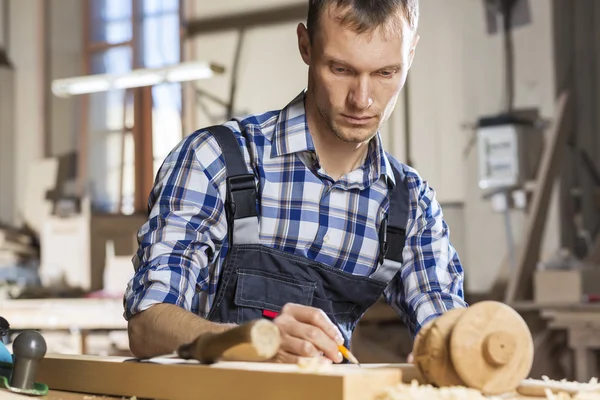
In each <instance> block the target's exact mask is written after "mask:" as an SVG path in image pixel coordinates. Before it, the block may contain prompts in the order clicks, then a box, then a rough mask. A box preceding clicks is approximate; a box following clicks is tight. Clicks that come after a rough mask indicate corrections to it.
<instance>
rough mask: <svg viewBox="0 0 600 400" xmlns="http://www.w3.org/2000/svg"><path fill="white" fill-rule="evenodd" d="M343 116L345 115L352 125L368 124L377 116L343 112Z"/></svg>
mask: <svg viewBox="0 0 600 400" xmlns="http://www.w3.org/2000/svg"><path fill="white" fill-rule="evenodd" d="M342 117H344V119H345V120H346V121H347V122H349V123H350V124H352V125H366V124H368V123H370V122H372V121H373V120H374V119H375V117H373V116H358V115H347V114H342Z"/></svg>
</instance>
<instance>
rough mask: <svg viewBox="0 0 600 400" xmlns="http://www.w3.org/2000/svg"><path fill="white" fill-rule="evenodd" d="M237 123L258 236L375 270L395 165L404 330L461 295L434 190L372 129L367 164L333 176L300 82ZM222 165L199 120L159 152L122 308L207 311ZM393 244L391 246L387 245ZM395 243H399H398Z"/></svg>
mask: <svg viewBox="0 0 600 400" xmlns="http://www.w3.org/2000/svg"><path fill="white" fill-rule="evenodd" d="M241 124H242V126H243V127H244V130H245V134H244V135H243V136H242V135H241V134H239V131H240V129H239V126H238V124H237V123H235V122H228V123H227V125H228V126H229V127H231V128H232V129H233V130H234V131H236V132H238V141H239V142H240V144H242V149H243V154H244V157H245V159H246V163H247V165H248V169H249V171H250V170H252V171H253V172H254V174H255V175H256V176H257V177H259V178H260V184H259V188H260V192H259V197H260V206H259V215H260V219H259V227H260V228H259V230H260V232H259V240H260V243H261V244H263V245H265V246H270V247H273V248H277V249H279V250H283V251H286V252H290V253H294V254H296V255H300V256H304V257H308V258H309V259H312V260H316V261H319V262H321V263H324V264H326V265H330V266H332V267H334V268H339V269H340V270H343V271H345V272H347V273H349V274H355V275H363V276H364V275H370V274H371V273H372V272H373V271H375V269H376V268H377V258H378V251H379V240H378V229H379V224H380V221H381V219H382V217H383V216H384V214H385V212H386V211H387V207H388V205H389V202H388V197H387V194H388V190H389V188H390V187H391V186H392V185H395V184H396V182H395V180H394V174H393V171H392V169H391V166H390V163H395V166H396V167H398V168H399V169H404V171H405V172H406V174H407V182H408V186H409V196H410V205H409V215H408V227H407V238H406V246H405V248H404V251H403V259H404V264H403V267H402V269H401V272H400V273H399V274H398V275H397V276H396V277H395V278H394V279H393V280H392V282H391V283H390V284H389V285H388V287H387V289H386V290H385V296H386V298H387V300H388V301H389V303H390V304H391V305H392V307H394V309H395V310H396V311H397V312H398V314H399V315H400V316H401V317H402V319H403V320H404V322H405V323H406V324H407V326H408V327H409V329H410V330H411V332H413V333H415V332H417V331H418V330H419V329H420V327H421V326H422V325H423V324H424V323H425V322H427V321H429V320H430V319H431V318H434V317H436V316H439V315H440V314H442V313H443V312H445V311H447V310H449V309H452V308H457V307H465V306H466V304H465V302H464V300H463V269H462V266H461V264H460V261H459V258H458V255H457V253H456V251H455V249H454V248H453V247H452V245H451V243H450V241H449V230H448V227H447V225H446V223H445V222H444V220H443V219H442V210H441V208H440V205H439V204H438V202H437V201H436V200H435V193H434V190H433V189H432V188H431V187H429V186H428V185H427V183H426V182H425V181H423V180H422V179H421V178H420V177H419V175H418V174H417V173H416V171H414V170H413V169H411V168H409V167H407V166H405V165H402V164H400V163H399V162H398V161H396V160H395V159H394V158H392V157H391V156H389V155H387V154H386V153H385V152H384V150H383V147H382V144H381V139H380V137H379V135H377V136H376V137H375V138H374V140H372V141H371V143H370V146H369V151H368V154H367V158H366V160H365V163H364V164H363V166H362V167H360V168H358V169H356V170H354V171H352V172H350V173H348V174H346V175H345V176H343V177H341V178H340V179H339V180H338V181H337V182H335V181H333V180H332V179H331V178H330V177H329V176H328V175H327V173H326V172H325V171H324V170H323V169H322V168H321V167H320V166H319V162H318V159H317V157H316V153H315V147H314V144H313V142H312V140H311V136H310V134H309V132H308V127H307V123H306V116H305V110H304V92H302V93H301V94H300V95H299V96H298V97H297V98H296V99H294V100H293V101H292V102H291V103H290V104H288V105H287V106H286V107H285V108H284V109H282V110H278V111H271V112H267V113H264V114H260V115H252V116H249V117H246V118H245V119H243V120H241ZM225 177H226V170H225V164H224V159H223V157H222V155H221V152H220V148H219V146H218V144H217V142H216V140H215V139H214V138H212V137H211V136H210V135H208V134H206V132H204V131H202V130H199V131H197V132H195V133H193V134H191V135H189V136H187V137H186V138H185V139H184V140H183V141H182V142H181V143H180V144H179V145H178V146H177V147H176V148H175V149H174V150H173V151H172V152H171V153H170V154H169V155H168V156H167V158H166V159H165V161H164V164H163V166H162V167H161V169H160V171H159V173H158V174H157V179H156V182H155V186H154V189H153V191H152V193H151V196H150V199H149V205H150V210H151V211H150V216H149V220H148V222H147V223H146V224H144V226H143V227H142V228H141V229H140V231H139V242H140V247H139V250H138V252H137V254H136V255H135V256H134V258H133V263H134V266H135V270H136V273H135V276H134V277H133V279H132V280H131V281H130V283H129V285H128V287H127V290H126V293H125V297H124V306H125V318H127V319H129V318H130V317H131V316H132V315H133V314H135V313H137V312H139V311H142V310H145V309H147V308H148V307H150V306H151V305H153V304H156V303H171V304H175V305H178V306H180V307H183V308H184V309H186V310H189V311H192V312H194V313H196V314H198V315H200V316H202V317H206V316H207V315H208V312H209V310H210V307H211V305H212V303H213V299H214V296H215V294H216V290H217V284H218V282H219V275H220V272H221V269H222V265H223V261H224V259H225V256H226V254H227V249H228V241H227V221H226V218H225V212H224V206H223V205H224V198H225ZM390 245H393V244H390ZM398 245H400V244H398Z"/></svg>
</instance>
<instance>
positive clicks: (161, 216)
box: [123, 131, 227, 320]
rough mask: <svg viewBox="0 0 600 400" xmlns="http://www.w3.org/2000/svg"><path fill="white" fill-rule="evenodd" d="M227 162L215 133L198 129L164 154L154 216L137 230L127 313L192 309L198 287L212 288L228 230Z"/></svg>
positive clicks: (152, 197)
mask: <svg viewBox="0 0 600 400" xmlns="http://www.w3.org/2000/svg"><path fill="white" fill-rule="evenodd" d="M224 177H225V164H224V161H223V159H222V156H220V150H219V148H218V145H217V144H216V141H215V140H214V138H212V136H210V135H207V134H206V133H203V132H200V131H198V132H195V133H193V134H191V135H189V136H188V137H187V138H185V139H184V140H182V141H181V142H180V143H179V145H178V146H177V147H176V148H175V149H174V150H173V151H172V152H171V153H170V154H169V155H168V156H167V157H166V158H165V161H164V162H163V164H162V166H161V168H160V170H159V172H158V174H157V177H156V181H155V183H154V187H153V189H152V193H151V194H150V198H149V218H148V221H147V222H146V223H145V224H144V225H143V226H142V227H141V228H140V230H139V232H138V243H139V248H138V250H137V252H136V254H135V255H134V257H133V260H132V261H133V265H134V270H135V273H134V276H133V278H132V279H131V280H130V281H129V283H128V285H127V288H126V291H125V295H124V298H123V303H124V309H125V312H124V317H125V319H127V320H129V319H130V318H131V317H132V316H133V315H135V314H136V313H138V312H140V311H143V310H145V309H147V308H149V307H150V306H152V305H154V304H157V303H169V304H174V305H177V306H179V307H182V308H184V309H186V310H189V311H195V310H193V308H194V307H197V305H195V304H193V299H194V296H195V294H196V292H197V291H198V290H202V291H208V290H210V288H209V286H210V284H209V282H210V279H209V275H210V274H209V265H212V263H213V261H214V260H215V258H216V257H218V251H219V249H220V248H221V245H222V243H223V240H224V237H225V235H226V232H227V223H226V221H225V218H224V214H225V213H224V212H223V210H224V204H223V201H222V198H223V193H222V192H221V191H220V189H221V188H220V186H221V184H222V183H223V182H224Z"/></svg>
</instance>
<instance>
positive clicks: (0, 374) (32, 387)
mask: <svg viewBox="0 0 600 400" xmlns="http://www.w3.org/2000/svg"><path fill="white" fill-rule="evenodd" d="M45 354H46V341H45V340H44V337H43V336H42V335H40V334H39V333H38V332H36V331H24V332H21V333H20V334H19V335H18V336H17V338H16V339H15V341H14V343H13V359H14V362H13V363H12V364H10V363H5V362H1V363H0V388H5V389H7V390H9V391H11V392H15V393H19V394H27V395H34V396H44V395H46V394H47V393H48V386H47V385H45V384H43V383H38V382H35V381H34V380H35V375H36V373H37V368H38V365H39V362H40V360H41V359H42V358H43V357H44V355H45Z"/></svg>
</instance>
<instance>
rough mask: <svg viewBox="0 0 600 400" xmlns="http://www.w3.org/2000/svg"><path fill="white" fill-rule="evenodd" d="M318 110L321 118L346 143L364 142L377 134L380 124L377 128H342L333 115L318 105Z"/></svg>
mask: <svg viewBox="0 0 600 400" xmlns="http://www.w3.org/2000/svg"><path fill="white" fill-rule="evenodd" d="M317 110H318V111H319V114H320V115H321V118H322V119H323V121H324V122H325V124H327V126H328V127H329V129H330V130H331V132H333V134H334V135H335V136H336V137H337V138H338V139H340V140H341V141H343V142H346V143H364V142H368V141H369V140H371V139H372V138H373V137H375V135H376V134H377V131H378V130H379V125H377V127H376V128H375V129H372V128H367V127H365V128H345V129H344V128H342V127H340V126H339V125H338V124H337V123H336V122H335V121H334V120H333V118H332V117H331V115H330V114H329V113H328V112H327V111H325V110H323V109H322V108H321V107H319V106H317Z"/></svg>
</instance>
